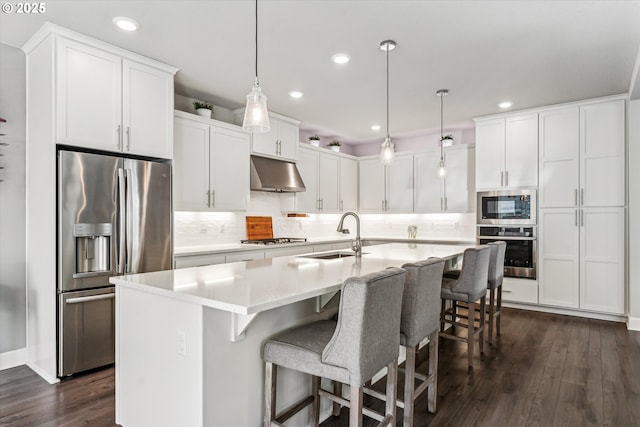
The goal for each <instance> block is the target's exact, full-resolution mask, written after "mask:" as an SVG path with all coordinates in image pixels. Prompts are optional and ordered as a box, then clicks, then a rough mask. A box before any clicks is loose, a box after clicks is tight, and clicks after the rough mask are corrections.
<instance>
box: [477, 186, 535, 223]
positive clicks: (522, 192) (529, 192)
mask: <svg viewBox="0 0 640 427" xmlns="http://www.w3.org/2000/svg"><path fill="white" fill-rule="evenodd" d="M537 195H538V191H537V190H536V189H535V188H525V189H519V190H500V191H481V192H478V193H477V194H476V211H477V214H476V222H477V224H495V225H511V224H518V225H531V224H537V221H538V220H537V212H538V203H537ZM500 196H530V198H529V200H530V207H529V211H530V217H529V218H516V219H504V218H499V219H494V218H485V217H484V215H483V203H482V199H483V198H485V197H500Z"/></svg>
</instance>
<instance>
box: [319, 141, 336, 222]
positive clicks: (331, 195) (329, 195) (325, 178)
mask: <svg viewBox="0 0 640 427" xmlns="http://www.w3.org/2000/svg"><path fill="white" fill-rule="evenodd" d="M318 176H319V178H318V179H319V181H320V188H319V193H318V194H319V198H320V211H321V212H323V213H330V212H338V211H339V210H340V209H339V208H340V201H339V195H338V187H339V178H340V158H339V157H338V156H334V155H331V154H325V153H321V154H320V162H319V173H318Z"/></svg>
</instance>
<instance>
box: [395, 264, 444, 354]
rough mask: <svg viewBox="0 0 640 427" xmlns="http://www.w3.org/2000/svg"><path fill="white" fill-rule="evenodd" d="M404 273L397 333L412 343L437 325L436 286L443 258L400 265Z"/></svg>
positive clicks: (408, 343)
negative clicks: (398, 330) (400, 315)
mask: <svg viewBox="0 0 640 427" xmlns="http://www.w3.org/2000/svg"><path fill="white" fill-rule="evenodd" d="M402 268H404V269H405V270H406V272H407V276H406V278H405V284H404V295H403V297H402V319H401V321H400V333H402V334H403V335H404V336H405V341H406V342H405V343H404V344H405V345H407V346H415V345H418V344H419V343H420V341H422V340H423V339H424V338H425V337H427V336H428V335H429V334H431V333H432V332H434V331H437V330H438V329H439V328H440V289H441V287H442V272H443V270H444V260H443V259H442V258H429V259H427V260H424V261H418V262H415V263H407V264H404V265H403V266H402Z"/></svg>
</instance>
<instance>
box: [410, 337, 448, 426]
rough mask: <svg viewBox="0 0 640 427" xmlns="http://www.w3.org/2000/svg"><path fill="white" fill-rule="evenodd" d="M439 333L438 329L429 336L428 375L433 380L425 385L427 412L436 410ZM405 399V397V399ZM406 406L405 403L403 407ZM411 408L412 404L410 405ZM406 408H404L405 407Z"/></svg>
mask: <svg viewBox="0 0 640 427" xmlns="http://www.w3.org/2000/svg"><path fill="white" fill-rule="evenodd" d="M439 340H440V335H439V334H438V331H435V332H433V333H432V334H431V335H430V336H429V376H430V377H431V376H433V382H432V383H431V384H430V385H429V386H428V387H427V405H428V409H429V412H431V413H432V414H433V413H435V412H436V401H437V398H438V396H437V389H438V342H439ZM405 400H406V399H405ZM406 407H407V405H406V403H405V408H406ZM411 408H412V409H413V405H412V406H411ZM405 410H406V409H405Z"/></svg>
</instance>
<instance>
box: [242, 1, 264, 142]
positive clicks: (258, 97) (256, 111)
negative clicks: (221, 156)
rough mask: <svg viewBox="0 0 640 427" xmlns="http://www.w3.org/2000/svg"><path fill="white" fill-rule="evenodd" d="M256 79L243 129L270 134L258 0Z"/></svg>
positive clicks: (248, 97)
mask: <svg viewBox="0 0 640 427" xmlns="http://www.w3.org/2000/svg"><path fill="white" fill-rule="evenodd" d="M255 64H256V78H255V80H254V82H253V88H252V89H251V92H249V94H248V95H247V106H246V108H245V110H244V120H243V121H242V129H244V130H246V131H249V132H253V133H260V132H269V130H271V126H270V125H269V111H267V97H266V96H265V95H264V94H263V93H262V89H261V88H260V82H259V81H258V0H256V62H255Z"/></svg>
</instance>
